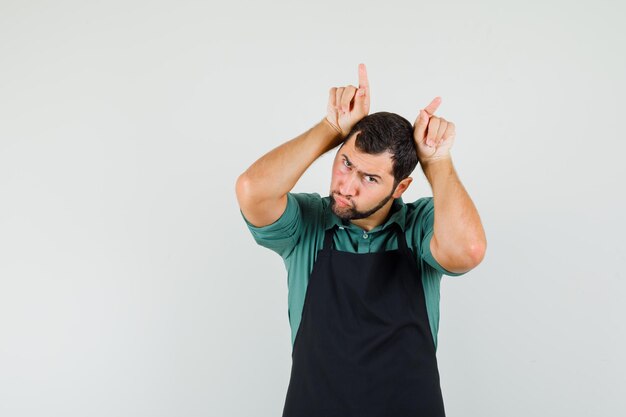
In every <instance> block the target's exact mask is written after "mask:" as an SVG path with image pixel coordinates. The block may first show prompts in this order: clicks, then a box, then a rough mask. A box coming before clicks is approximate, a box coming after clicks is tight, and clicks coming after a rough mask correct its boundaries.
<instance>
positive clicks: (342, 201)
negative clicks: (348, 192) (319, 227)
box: [335, 194, 350, 207]
mask: <svg viewBox="0 0 626 417" xmlns="http://www.w3.org/2000/svg"><path fill="white" fill-rule="evenodd" d="M335 201H336V202H337V204H338V205H339V206H342V207H348V206H350V202H349V201H348V200H345V199H343V198H341V197H339V196H337V195H336V194H335Z"/></svg>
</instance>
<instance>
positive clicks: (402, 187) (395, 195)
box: [393, 177, 413, 198]
mask: <svg viewBox="0 0 626 417" xmlns="http://www.w3.org/2000/svg"><path fill="white" fill-rule="evenodd" d="M411 181H413V178H411V177H406V178H405V179H403V180H402V181H400V182H399V183H398V185H396V190H395V191H394V192H393V198H398V197H400V196H401V195H402V193H404V192H405V191H406V189H407V188H409V184H411Z"/></svg>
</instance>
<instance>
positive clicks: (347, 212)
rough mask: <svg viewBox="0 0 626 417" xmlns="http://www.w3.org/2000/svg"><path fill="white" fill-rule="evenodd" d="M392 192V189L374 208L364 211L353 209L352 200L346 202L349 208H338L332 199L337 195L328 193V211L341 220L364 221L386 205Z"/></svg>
mask: <svg viewBox="0 0 626 417" xmlns="http://www.w3.org/2000/svg"><path fill="white" fill-rule="evenodd" d="M393 191H394V190H393V189H392V190H391V193H390V194H389V195H388V196H387V197H385V198H383V199H382V200H381V201H380V202H379V203H378V204H376V206H374V207H373V208H371V209H369V210H366V211H359V210H357V209H356V207H354V203H353V202H352V200H348V202H349V203H350V205H349V206H347V207H339V206H338V205H337V200H335V197H334V195H335V194H339V193H337V192H331V193H330V209H331V210H332V211H333V213H335V214H336V215H337V217H339V218H340V219H343V220H356V219H364V218H366V217H369V216H371V215H372V214H374V213H376V212H377V211H378V210H380V209H381V208H383V207H384V205H385V204H387V202H388V201H389V200H390V199H391V196H392V195H393ZM339 195H341V194H339ZM342 197H343V196H342ZM344 200H347V199H346V198H344Z"/></svg>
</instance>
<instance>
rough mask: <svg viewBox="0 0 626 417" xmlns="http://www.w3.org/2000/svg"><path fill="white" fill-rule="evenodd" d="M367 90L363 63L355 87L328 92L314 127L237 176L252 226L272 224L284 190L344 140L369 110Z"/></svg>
mask: <svg viewBox="0 0 626 417" xmlns="http://www.w3.org/2000/svg"><path fill="white" fill-rule="evenodd" d="M369 104H370V92H369V83H368V80H367V72H366V69H365V65H364V64H360V65H359V88H358V89H357V88H356V87H354V86H352V85H348V86H346V87H340V88H337V87H333V88H331V89H330V91H329V97H328V107H327V113H328V114H327V115H326V117H324V118H323V119H322V120H321V121H320V122H319V123H317V124H316V125H315V126H313V127H312V128H310V129H309V130H307V131H306V132H304V133H302V134H301V135H299V136H297V137H296V138H294V139H291V140H290V141H288V142H286V143H283V144H282V145H280V146H278V147H277V148H274V149H273V150H271V151H270V152H268V153H266V154H265V155H263V156H262V157H261V158H260V159H258V160H257V161H256V162H254V163H253V164H252V165H251V166H250V167H249V168H248V169H247V170H246V171H245V172H244V173H243V174H241V175H240V176H239V177H238V178H237V183H236V192H237V201H238V202H239V207H240V208H241V212H242V213H243V215H244V216H245V217H246V219H247V220H248V221H249V222H250V223H251V224H252V225H254V226H257V227H263V226H267V225H269V224H272V223H274V222H275V221H276V220H278V218H279V217H280V216H281V215H282V214H283V212H284V211H285V208H286V206H287V193H288V192H289V191H291V189H292V188H293V187H294V186H295V185H296V183H297V182H298V180H299V179H300V177H301V176H302V174H304V172H305V171H306V169H307V168H308V167H309V166H310V165H311V164H312V163H313V161H315V160H316V159H317V158H319V157H320V156H321V155H323V154H324V153H326V152H328V151H329V150H331V149H333V148H335V147H336V146H337V145H339V144H340V143H341V142H343V141H344V140H345V139H346V136H347V134H348V133H349V132H350V130H351V129H352V126H354V125H355V124H356V123H357V122H358V121H359V120H361V119H362V118H363V117H365V116H367V114H368V113H369Z"/></svg>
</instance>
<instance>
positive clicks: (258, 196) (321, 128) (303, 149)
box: [238, 119, 344, 201]
mask: <svg viewBox="0 0 626 417" xmlns="http://www.w3.org/2000/svg"><path fill="white" fill-rule="evenodd" d="M343 140H344V139H343V137H342V136H341V135H340V134H339V133H338V132H337V131H336V130H335V129H333V128H332V127H331V126H330V124H329V123H327V122H326V121H325V120H324V119H322V120H321V121H320V122H318V123H317V124H316V125H314V126H313V127H311V128H310V129H308V130H307V131H306V132H304V133H302V134H301V135H299V136H297V137H295V138H294V139H291V140H290V141H288V142H285V143H283V144H282V145H280V146H278V147H277V148H274V149H273V150H271V151H270V152H268V153H266V154H265V155H263V156H262V157H261V158H259V159H258V160H257V161H256V162H254V163H253V164H252V165H251V166H250V167H249V168H248V169H247V170H246V171H245V172H244V173H243V174H241V176H240V177H239V179H238V182H240V181H243V182H245V184H246V186H245V190H246V194H247V197H248V198H252V199H254V200H259V201H261V200H268V199H278V198H280V197H282V196H283V195H285V194H287V193H288V192H289V191H291V189H292V188H293V187H294V186H295V185H296V183H297V182H298V180H299V179H300V177H301V176H302V174H304V172H305V171H306V170H307V168H308V167H309V166H310V165H311V164H312V163H313V161H315V160H316V159H317V158H319V157H320V156H321V155H323V154H324V153H326V152H328V151H329V150H331V149H333V148H334V147H336V146H338V145H339V144H340V143H341V142H342V141H343Z"/></svg>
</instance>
